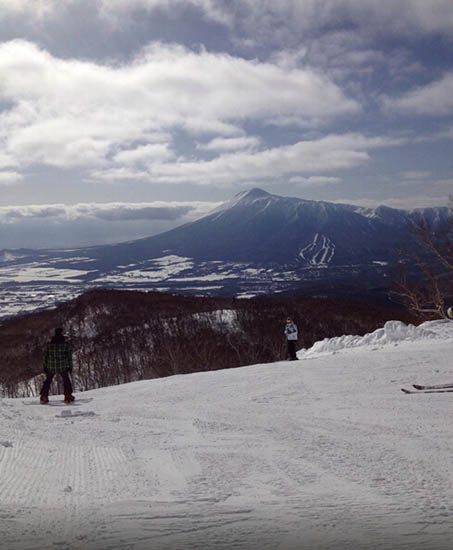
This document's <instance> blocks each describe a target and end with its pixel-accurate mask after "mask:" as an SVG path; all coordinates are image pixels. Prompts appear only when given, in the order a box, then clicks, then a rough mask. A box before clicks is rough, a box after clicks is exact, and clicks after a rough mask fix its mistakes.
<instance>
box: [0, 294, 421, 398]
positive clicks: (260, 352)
mask: <svg viewBox="0 0 453 550" xmlns="http://www.w3.org/2000/svg"><path fill="white" fill-rule="evenodd" d="M288 316H289V317H291V318H293V319H294V321H295V322H296V324H297V325H298V328H299V341H298V348H299V349H300V348H309V347H310V346H311V345H312V344H313V343H314V342H316V341H319V340H322V339H324V338H327V337H333V336H340V335H342V334H357V335H363V334H366V333H368V332H372V331H373V330H375V329H376V328H379V327H381V326H382V325H383V324H384V323H385V322H386V321H388V320H393V319H398V320H401V321H404V322H406V323H410V322H412V323H415V322H416V320H415V318H414V317H413V316H411V315H410V314H409V313H407V312H406V311H404V310H400V309H394V308H386V307H382V306H377V305H372V304H371V305H370V304H364V303H359V302H341V301H333V300H328V299H322V298H311V297H304V296H295V297H294V296H293V297H259V298H251V299H237V298H209V297H196V296H182V295H172V294H163V293H157V292H140V291H125V290H94V291H90V292H88V293H85V294H83V295H81V296H79V297H78V298H76V299H74V300H71V301H68V302H65V303H63V304H60V305H59V306H58V307H57V308H55V309H53V310H46V311H40V312H35V313H31V314H27V315H23V316H18V317H15V318H13V319H10V320H7V321H4V322H3V323H2V324H1V325H0V345H1V349H2V354H1V357H0V395H2V396H4V397H25V396H34V395H37V394H38V393H39V388H40V386H41V384H42V380H43V374H42V369H43V366H42V355H43V348H44V346H45V344H46V342H47V341H49V339H50V338H51V337H52V335H53V332H54V329H55V328H56V327H59V326H61V327H62V328H63V329H64V331H65V334H66V336H67V337H68V338H69V339H70V341H71V343H72V347H73V363H74V366H73V371H72V378H73V382H74V387H75V391H86V390H90V389H94V388H100V387H104V386H111V385H115V384H124V383H127V382H132V381H135V380H143V379H150V378H160V377H164V376H171V375H177V374H186V373H191V372H199V371H206V370H217V369H226V368H234V367H239V366H244V365H250V364H254V363H268V362H273V361H279V360H284V359H285V358H286V340H285V336H284V333H283V329H284V323H285V320H286V318H287V317H288ZM54 384H55V386H54V388H53V392H54V393H56V392H58V393H61V391H62V388H61V387H60V384H61V381H60V380H59V377H56V379H55V381H54Z"/></svg>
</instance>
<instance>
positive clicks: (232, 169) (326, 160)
mask: <svg viewBox="0 0 453 550" xmlns="http://www.w3.org/2000/svg"><path fill="white" fill-rule="evenodd" d="M403 143H405V140H403V139H396V138H389V137H382V136H376V137H367V136H364V135H362V134H354V133H350V134H344V135H328V136H325V137H323V138H320V139H316V140H307V141H300V142H298V143H295V144H293V145H285V146H281V147H276V148H273V149H268V150H262V151H237V152H232V153H225V154H222V155H220V156H218V157H216V158H214V159H212V160H208V161H204V160H198V161H192V160H187V161H182V160H180V161H178V162H175V163H160V164H159V163H155V164H152V165H150V166H149V167H148V170H147V171H143V170H137V171H136V172H134V170H132V169H130V170H128V171H127V173H125V172H124V171H122V170H120V171H118V170H117V169H115V168H113V169H105V170H96V171H94V172H93V178H95V179H100V180H102V181H114V180H117V179H124V178H125V176H126V174H127V177H129V178H133V179H137V180H142V179H144V180H148V181H153V182H156V183H166V184H170V183H174V184H177V183H192V184H197V185H210V184H214V185H232V184H234V183H240V182H250V181H254V182H258V181H260V180H261V181H262V180H269V179H276V178H281V177H294V176H301V175H305V174H307V175H310V174H319V173H325V172H332V171H335V172H336V171H338V170H346V169H351V168H355V167H357V166H360V165H363V164H365V163H367V162H368V161H369V159H370V155H369V151H370V150H372V149H376V148H382V147H391V146H397V145H401V144H403Z"/></svg>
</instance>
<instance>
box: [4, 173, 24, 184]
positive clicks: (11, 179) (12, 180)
mask: <svg viewBox="0 0 453 550" xmlns="http://www.w3.org/2000/svg"><path fill="white" fill-rule="evenodd" d="M22 179H23V177H22V175H21V174H19V173H18V172H11V171H6V170H5V171H0V187H2V186H7V185H14V184H16V183H19V182H20V181H22Z"/></svg>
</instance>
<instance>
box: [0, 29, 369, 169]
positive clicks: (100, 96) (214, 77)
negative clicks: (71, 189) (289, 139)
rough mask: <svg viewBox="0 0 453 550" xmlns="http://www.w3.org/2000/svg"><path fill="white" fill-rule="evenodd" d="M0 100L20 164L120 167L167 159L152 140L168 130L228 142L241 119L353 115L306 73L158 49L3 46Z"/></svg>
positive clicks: (2, 128)
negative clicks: (129, 54) (118, 61)
mask: <svg viewBox="0 0 453 550" xmlns="http://www.w3.org/2000/svg"><path fill="white" fill-rule="evenodd" d="M0 99H1V100H3V101H4V102H6V104H8V105H9V107H7V108H6V109H4V110H3V112H2V113H1V114H0V145H2V146H3V147H2V148H3V150H4V151H5V154H7V155H9V156H10V157H11V158H12V159H14V161H15V162H17V163H18V164H19V165H21V166H22V167H24V166H27V165H30V164H33V163H40V164H48V165H51V166H58V167H61V168H64V167H90V166H91V167H96V166H99V165H102V164H105V163H108V162H110V160H111V159H110V157H111V155H113V154H115V155H116V157H115V158H116V160H117V162H120V161H121V159H123V161H124V162H125V164H126V165H128V164H130V162H131V159H132V158H133V157H134V155H136V159H137V158H138V156H140V155H141V154H142V153H144V154H145V153H146V152H149V153H150V154H151V155H152V154H153V152H154V154H155V156H156V155H157V157H159V156H160V159H161V160H162V155H163V156H164V157H165V156H166V157H167V159H169V158H171V154H170V153H169V149H168V144H160V145H155V142H156V140H158V136H161V135H162V132H167V133H168V132H171V131H173V130H174V129H175V128H183V129H184V130H185V131H187V132H191V133H193V134H195V135H198V134H200V133H203V132H204V133H216V134H218V135H220V136H222V135H223V136H235V135H236V136H238V135H240V134H241V133H243V132H242V130H241V129H240V126H239V125H240V124H242V123H243V122H245V121H250V120H257V121H258V122H259V123H262V122H264V123H266V121H267V123H269V124H279V123H281V122H284V123H285V124H287V123H288V121H291V123H293V124H298V125H313V124H323V123H325V122H326V121H328V120H331V119H332V118H335V117H338V116H344V115H346V114H349V115H351V114H355V113H357V112H358V111H359V109H360V106H359V105H358V104H357V103H356V102H355V101H354V100H351V99H348V98H347V97H346V96H345V95H344V94H343V93H342V91H341V89H340V88H339V87H338V86H336V85H335V84H333V83H332V82H331V81H329V80H328V79H327V78H326V77H324V76H322V75H320V74H318V73H316V72H315V71H313V70H310V69H305V70H299V69H291V70H285V69H283V68H281V67H279V66H277V65H275V64H272V63H260V62H258V61H249V60H246V59H242V58H235V57H232V56H230V55H226V54H214V53H209V52H206V51H204V50H202V51H199V52H193V51H190V50H187V49H185V48H184V47H182V46H175V45H173V46H169V45H163V44H160V43H154V44H152V45H150V46H149V47H148V48H147V49H146V50H145V51H144V52H142V53H141V55H140V56H139V57H137V58H136V59H135V60H134V61H133V62H131V63H130V64H124V65H119V66H114V65H100V64H95V63H89V62H85V61H76V60H71V59H59V58H55V57H53V56H51V55H50V54H49V53H47V52H46V51H43V50H41V49H39V48H38V47H37V46H35V45H34V44H31V43H29V42H25V41H21V40H15V41H11V42H7V43H3V44H1V45H0ZM137 142H139V143H140V144H141V145H140V146H139V148H137V149H136V151H135V153H133V152H132V148H131V145H130V144H132V143H137ZM150 144H153V145H150ZM142 147H148V149H142ZM122 149H125V150H126V151H127V152H124V153H122V152H121V150H122Z"/></svg>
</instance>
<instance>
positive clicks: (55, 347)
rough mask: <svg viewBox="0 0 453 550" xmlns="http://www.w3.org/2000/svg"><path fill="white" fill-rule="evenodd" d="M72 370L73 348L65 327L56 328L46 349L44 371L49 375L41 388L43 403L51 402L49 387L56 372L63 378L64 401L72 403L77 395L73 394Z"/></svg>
mask: <svg viewBox="0 0 453 550" xmlns="http://www.w3.org/2000/svg"><path fill="white" fill-rule="evenodd" d="M71 371H72V348H71V344H70V342H68V340H66V338H65V336H64V334H63V329H62V328H56V329H55V333H54V336H53V338H52V339H51V340H50V342H49V343H48V344H47V345H46V348H45V351H44V373H45V374H46V375H47V377H46V379H45V381H44V384H43V386H42V389H41V400H40V401H41V403H42V404H45V403H48V402H49V389H50V385H51V384H52V380H53V377H54V376H55V374H57V373H59V374H61V377H62V378H63V391H64V402H65V403H71V402H72V401H74V399H75V397H74V396H73V395H72V384H71V379H70V378H69V373H70V372H71Z"/></svg>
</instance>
